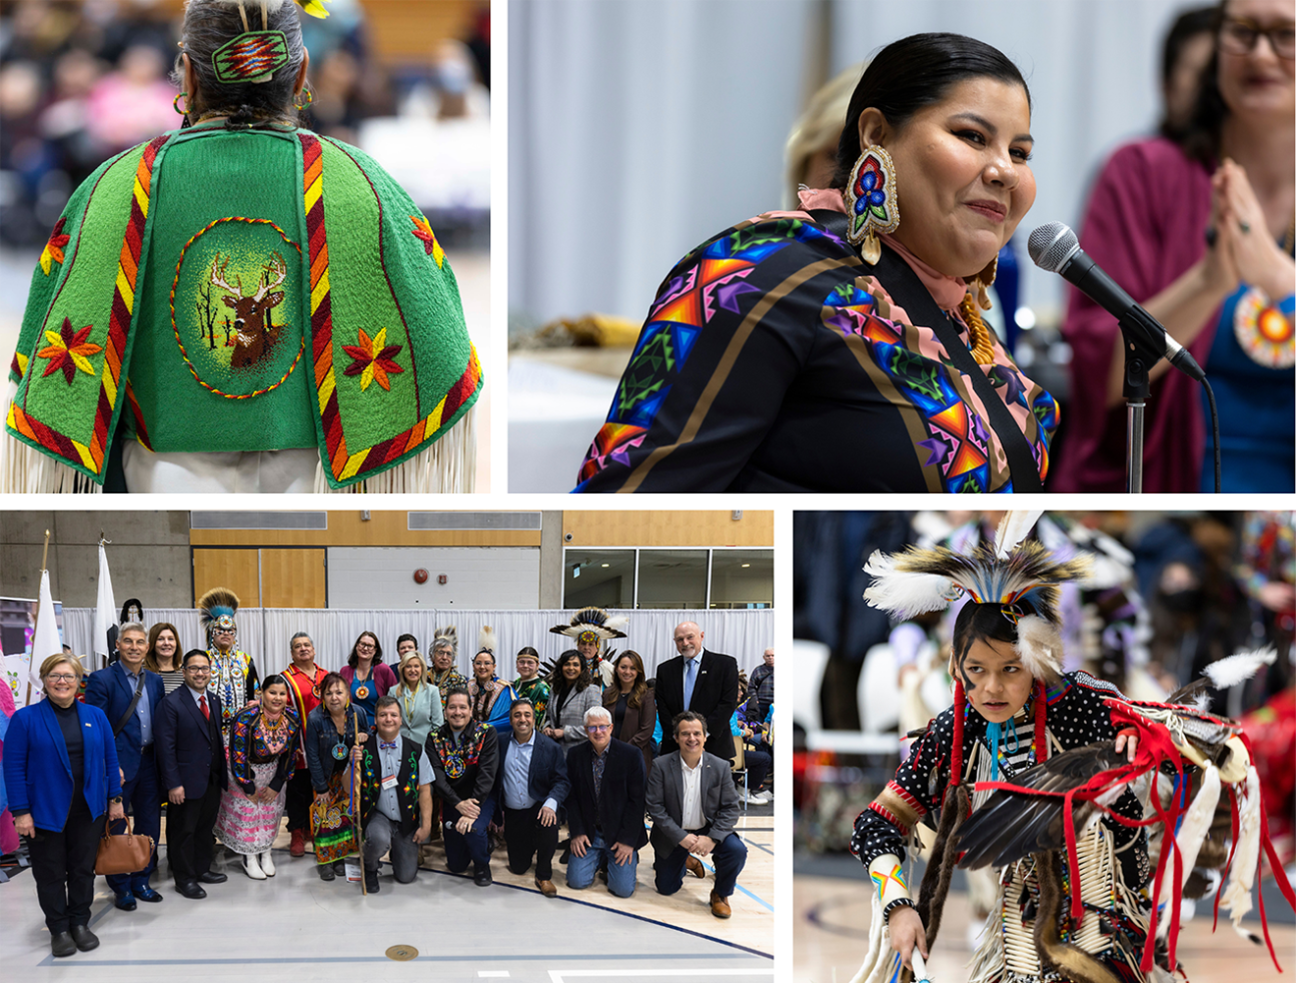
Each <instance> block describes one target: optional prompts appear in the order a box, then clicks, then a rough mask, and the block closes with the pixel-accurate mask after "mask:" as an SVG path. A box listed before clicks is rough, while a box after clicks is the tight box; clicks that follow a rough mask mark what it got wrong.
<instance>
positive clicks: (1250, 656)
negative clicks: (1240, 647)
mask: <svg viewBox="0 0 1296 983" xmlns="http://www.w3.org/2000/svg"><path fill="white" fill-rule="evenodd" d="M1277 658H1278V652H1277V651H1276V650H1275V649H1273V648H1272V647H1271V648H1264V649H1256V650H1255V651H1253V652H1238V653H1237V654H1236V655H1230V656H1227V657H1226V658H1223V659H1220V660H1218V661H1217V662H1212V663H1211V664H1210V665H1208V666H1207V667H1206V669H1205V673H1206V675H1207V676H1208V677H1209V678H1210V681H1211V685H1212V686H1214V687H1215V688H1216V689H1228V688H1229V687H1230V686H1236V685H1237V684H1238V683H1241V682H1245V681H1246V680H1248V679H1250V678H1251V677H1252V676H1254V675H1255V674H1256V670H1258V669H1259V668H1260V667H1261V666H1271V665H1273V664H1274V660H1275V659H1277Z"/></svg>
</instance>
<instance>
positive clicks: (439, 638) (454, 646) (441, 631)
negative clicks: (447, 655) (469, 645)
mask: <svg viewBox="0 0 1296 983" xmlns="http://www.w3.org/2000/svg"><path fill="white" fill-rule="evenodd" d="M441 642H449V643H450V651H451V652H453V653H454V654H455V655H456V656H458V655H459V631H458V629H457V628H455V626H454V625H446V626H445V627H444V628H438V629H437V630H436V631H435V632H433V634H432V648H430V649H428V654H429V655H430V654H431V653H432V652H433V651H435V649H436V647H437V645H438V644H440V643H441Z"/></svg>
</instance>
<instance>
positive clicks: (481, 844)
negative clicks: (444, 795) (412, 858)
mask: <svg viewBox="0 0 1296 983" xmlns="http://www.w3.org/2000/svg"><path fill="white" fill-rule="evenodd" d="M493 815H495V800H494V799H493V798H492V797H491V796H489V795H488V796H486V801H484V802H483V803H482V804H481V815H480V816H478V817H477V818H476V819H474V820H473V824H472V827H471V828H470V829H469V830H468V833H467V835H464V834H463V833H460V832H459V831H458V830H457V829H455V828H454V824H455V823H456V822H457V821H458V819H459V810H458V809H456V808H455V807H454V806H444V808H443V810H442V813H441V818H442V819H443V820H444V821H445V826H444V830H445V852H446V867H448V868H449V869H450V872H451V873H454V874H461V873H463V872H464V871H465V870H467V869H468V861H469V860H471V861H472V865H473V871H474V872H477V871H482V870H486V869H487V868H489V867H490V850H489V848H488V846H487V841H486V827H487V826H488V825H490V820H491V816H493Z"/></svg>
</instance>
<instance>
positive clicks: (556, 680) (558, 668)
mask: <svg viewBox="0 0 1296 983" xmlns="http://www.w3.org/2000/svg"><path fill="white" fill-rule="evenodd" d="M573 658H574V659H576V661H577V662H579V663H580V667H581V671H580V675H579V676H577V677H576V681H575V682H574V683H568V682H567V677H566V676H564V675H563V664H564V663H566V662H567V661H568V660H569V659H573ZM589 684H590V671H589V664H588V663H587V662H586V661H585V657H584V656H583V655H581V654H580V653H579V652H577V651H576V650H575V649H568V650H567V651H566V652H564V653H563V654H562V655H560V656H558V658H557V659H555V660H554V666H553V672H551V673H549V686H550V687H551V691H552V693H553V696H554V700H553V702H554V703H555V704H557V703H559V702H560V701H559V699H558V697H560V696H565V695H566V694H567V691H568V690H571V691H573V692H576V693H582V692H584V691H585V687H586V686H588V685H589Z"/></svg>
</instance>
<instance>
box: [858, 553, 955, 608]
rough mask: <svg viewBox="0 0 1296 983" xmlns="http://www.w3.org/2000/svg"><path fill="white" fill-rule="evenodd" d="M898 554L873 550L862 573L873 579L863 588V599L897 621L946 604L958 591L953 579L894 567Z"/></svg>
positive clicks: (945, 606)
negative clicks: (889, 613) (865, 588)
mask: <svg viewBox="0 0 1296 983" xmlns="http://www.w3.org/2000/svg"><path fill="white" fill-rule="evenodd" d="M900 556H901V554H898V553H893V554H890V555H888V554H886V553H883V552H882V551H881V550H876V551H875V552H874V553H873V555H872V556H870V557H869V559H868V563H866V564H865V565H864V572H865V573H867V574H869V575H870V576H871V577H872V578H873V583H871V584H870V585H869V587H868V589H867V590H866V591H864V600H866V601H868V602H869V604H870V605H871V606H873V607H875V608H880V609H881V610H883V611H889V612H891V613H892V614H893V615H895V616H896V617H897V618H899V619H900V620H906V619H908V618H912V617H913V616H914V615H917V614H925V613H926V612H928V611H942V610H944V609H945V608H947V607H949V603H950V601H951V600H952V599H953V597H954V596H955V595H956V594H957V591H956V590H955V588H954V584H953V582H952V581H951V580H950V579H949V578H948V577H942V576H940V575H939V574H934V573H908V572H905V571H899V570H896V560H897V559H899V558H900Z"/></svg>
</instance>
